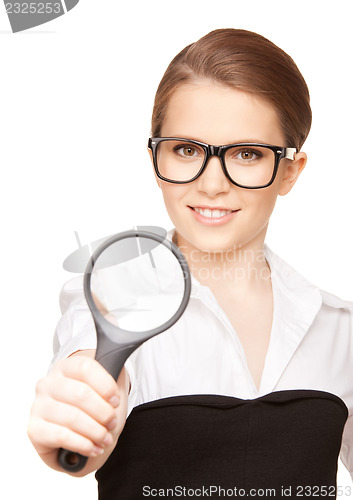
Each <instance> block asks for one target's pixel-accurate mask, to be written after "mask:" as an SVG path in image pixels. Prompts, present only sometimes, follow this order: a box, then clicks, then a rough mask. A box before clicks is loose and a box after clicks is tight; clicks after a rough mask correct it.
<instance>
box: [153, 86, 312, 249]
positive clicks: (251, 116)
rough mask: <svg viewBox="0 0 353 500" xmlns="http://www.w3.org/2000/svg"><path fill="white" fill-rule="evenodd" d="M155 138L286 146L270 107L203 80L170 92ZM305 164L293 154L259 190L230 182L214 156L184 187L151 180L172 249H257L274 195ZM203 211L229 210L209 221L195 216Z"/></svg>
mask: <svg viewBox="0 0 353 500" xmlns="http://www.w3.org/2000/svg"><path fill="white" fill-rule="evenodd" d="M161 136H162V137H182V138H188V139H195V140H199V141H201V142H205V143H208V144H212V145H214V146H218V145H222V144H232V143H237V142H258V143H265V144H272V145H276V146H288V147H289V146H291V145H290V144H286V143H285V139H284V136H283V133H282V131H281V128H280V125H279V122H278V118H277V114H276V110H275V109H274V108H273V107H272V106H271V105H270V104H268V103H267V102H266V101H264V100H262V99H260V98H258V97H256V96H253V95H251V94H248V93H245V92H242V91H238V90H235V89H231V88H228V87H223V86H219V85H215V84H212V83H209V82H198V83H196V82H195V83H192V84H185V85H183V86H181V87H179V89H178V90H176V91H175V93H174V94H173V96H172V97H171V99H170V101H169V103H168V108H167V113H166V118H165V120H164V123H163V125H162V129H161ZM305 161H306V156H305V154H304V153H298V154H296V161H290V160H281V162H280V166H279V169H278V173H277V176H276V179H275V180H274V182H273V184H271V185H270V186H268V187H266V188H262V189H253V190H252V189H244V188H240V187H238V186H235V185H234V184H232V183H231V182H230V181H229V180H228V179H227V178H226V177H225V175H224V173H223V171H222V167H221V163H220V160H219V159H218V158H217V157H211V158H210V159H209V161H208V163H207V166H206V169H205V170H204V172H203V173H202V175H201V176H200V177H199V178H198V179H196V180H195V181H193V182H190V183H188V184H172V183H169V182H166V181H162V180H160V179H159V178H157V182H158V185H159V186H160V188H161V190H162V194H163V198H164V202H165V206H166V208H167V211H168V214H169V217H170V219H171V220H172V222H173V224H174V226H175V228H176V232H177V235H178V245H179V246H180V247H184V248H185V247H187V248H188V249H189V250H192V249H198V250H201V251H206V252H226V251H229V250H233V249H234V248H240V247H241V248H243V249H244V248H251V249H253V250H256V249H259V248H262V246H263V242H264V239H265V234H266V230H267V226H268V222H269V218H270V215H271V213H272V210H273V208H274V205H275V202H276V198H277V195H278V194H280V195H284V194H286V193H287V192H288V191H289V190H290V189H291V187H292V186H293V184H294V182H295V180H296V178H297V177H298V175H299V173H300V172H301V170H302V169H303V168H304V166H305ZM205 208H208V209H209V210H212V209H218V210H221V211H222V210H224V211H227V212H228V211H232V212H231V213H230V214H227V215H224V216H223V217H222V216H221V217H216V218H214V217H212V218H210V217H207V216H206V214H207V212H206V214H205V215H201V214H200V213H199V212H198V211H199V210H200V209H205ZM195 209H196V210H195ZM197 210H198V211H197ZM216 214H217V215H219V213H216ZM208 215H210V214H209V213H208Z"/></svg>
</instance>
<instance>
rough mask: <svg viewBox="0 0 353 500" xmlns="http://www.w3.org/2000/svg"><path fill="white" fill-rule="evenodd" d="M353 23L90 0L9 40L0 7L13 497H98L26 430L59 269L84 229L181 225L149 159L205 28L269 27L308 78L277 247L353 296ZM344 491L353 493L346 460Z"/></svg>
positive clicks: (47, 349) (286, 6)
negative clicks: (303, 132) (155, 128)
mask: <svg viewBox="0 0 353 500" xmlns="http://www.w3.org/2000/svg"><path fill="white" fill-rule="evenodd" d="M352 14H353V9H352V3H351V1H350V0H346V1H343V0H336V1H335V2H332V1H330V2H329V1H324V0H321V1H320V2H316V1H311V2H310V1H302V0H296V2H283V0H281V1H277V0H267V1H263V0H259V1H251V0H247V1H244V2H240V1H236V0H217V1H216V2H215V1H214V0H212V1H210V0H202V1H201V0H193V1H191V0H187V1H185V0H178V1H177V2H168V1H165V0H155V1H154V2H146V1H127V2H120V1H117V0H104V1H94V0H81V1H80V3H79V4H78V6H77V7H75V8H74V9H73V10H72V11H71V12H69V13H68V14H67V15H65V16H62V17H61V18H58V19H56V20H54V21H52V22H50V23H48V24H45V25H42V26H39V27H37V28H33V29H32V30H29V31H27V32H23V33H17V34H12V32H11V30H10V24H9V21H8V19H7V16H6V14H5V9H4V6H3V5H1V6H0V67H1V79H0V157H1V165H0V167H1V178H0V189H1V195H0V203H1V233H2V234H1V241H2V243H1V262H2V275H0V283H1V306H2V310H1V331H2V338H3V342H2V344H1V346H2V350H1V352H2V356H1V417H0V418H1V455H0V456H1V473H2V477H3V480H2V482H1V485H0V495H1V496H2V497H3V498H6V499H16V500H17V499H20V498H21V499H23V498H27V496H28V497H31V498H32V497H33V498H36V500H48V499H51V500H56V499H62V498H66V499H67V500H70V499H73V498H85V499H86V500H90V499H95V498H96V497H97V493H96V482H95V479H94V476H93V475H90V476H88V477H86V478H83V479H76V478H71V477H69V476H66V475H65V474H60V473H57V472H54V471H52V470H51V469H49V468H47V467H46V466H45V465H44V464H43V463H42V462H41V461H40V459H39V458H38V457H37V455H36V453H35V451H34V449H33V448H32V446H31V444H30V442H29V440H28V438H27V436H26V425H27V420H28V414H29V409H30V405H31V402H32V399H33V396H34V387H35V383H36V381H37V379H38V378H39V377H41V376H43V375H44V374H45V373H46V371H47V368H48V365H49V362H50V359H51V356H52V335H53V331H54V328H55V324H56V322H57V320H58V319H59V317H60V310H59V305H58V294H59V291H60V288H61V286H62V284H63V283H64V281H66V280H67V279H69V278H70V277H72V275H71V274H70V273H68V272H66V271H64V270H63V268H62V262H63V260H64V258H65V257H66V256H67V255H68V254H69V253H71V252H73V251H74V250H75V248H76V240H75V236H74V231H78V233H79V235H80V238H81V242H82V244H85V243H87V242H89V241H93V240H95V239H98V238H100V237H103V236H105V235H109V234H112V233H114V232H117V231H120V230H125V229H129V228H131V227H132V226H133V225H149V224H154V225H160V226H163V227H165V228H167V229H169V228H170V227H171V223H170V221H169V219H168V216H167V214H166V211H165V209H164V205H163V201H162V197H161V194H160V192H159V190H158V187H157V185H156V183H155V180H154V177H153V174H152V170H151V166H150V163H149V158H148V154H147V151H146V143H147V138H148V136H149V131H150V113H151V109H152V104H153V97H154V92H155V90H156V87H157V84H158V82H159V80H160V78H161V77H162V74H163V72H164V70H165V68H166V66H167V64H168V63H169V61H170V60H171V59H172V57H174V55H175V54H176V53H177V52H179V51H180V50H181V49H182V48H183V47H184V46H185V45H187V44H189V43H191V42H193V41H195V40H197V39H198V38H199V37H201V36H202V35H204V34H206V33H207V32H208V31H211V30H212V29H215V28H220V27H235V28H245V29H249V30H253V31H257V32H259V33H260V34H262V35H264V36H266V37H268V38H270V39H271V40H272V41H273V42H275V43H276V44H277V45H279V46H280V47H281V48H283V49H284V50H285V51H287V52H288V53H289V54H290V55H291V56H292V57H293V58H294V60H295V61H296V63H297V64H298V66H299V68H300V70H301V72H302V73H303V75H304V77H305V79H306V81H307V83H308V85H309V88H310V92H311V97H312V109H313V116H314V119H313V126H312V131H311V134H310V138H309V139H308V140H307V143H306V145H305V147H304V148H303V150H305V151H306V152H307V153H308V155H309V162H308V165H307V167H306V169H305V171H304V173H303V174H302V176H301V178H300V180H299V182H298V183H297V185H296V186H295V188H294V190H293V191H292V192H291V193H290V194H289V195H288V196H286V197H283V198H280V199H279V202H278V206H277V207H276V210H275V213H274V215H273V217H272V221H271V227H270V229H269V233H268V238H267V243H268V244H269V246H270V247H271V248H272V249H273V250H274V251H275V252H276V253H278V254H279V255H281V256H282V257H283V258H284V259H285V260H287V261H288V262H289V263H290V264H291V265H292V266H293V267H294V268H296V269H297V270H298V271H299V272H301V273H302V274H303V275H304V276H306V277H307V278H308V279H310V280H311V281H313V282H314V283H316V284H317V285H319V286H320V287H321V288H324V289H326V290H328V291H330V292H332V293H334V294H336V295H339V296H340V297H342V298H344V299H349V300H353V287H352V285H351V283H352V281H353V269H352V264H351V257H352V236H351V232H352V229H351V228H352V212H353V197H352V194H351V193H352V183H353V160H352V158H353V155H352V116H353V98H352V88H353V81H352V80H353V73H352V69H351V68H352V64H351V62H352V49H353V34H352V27H351V19H352ZM339 484H341V485H343V484H350V479H349V477H348V474H347V471H345V470H342V469H341V466H340V472H339ZM5 490H6V491H7V493H6V494H5ZM5 495H6V496H5Z"/></svg>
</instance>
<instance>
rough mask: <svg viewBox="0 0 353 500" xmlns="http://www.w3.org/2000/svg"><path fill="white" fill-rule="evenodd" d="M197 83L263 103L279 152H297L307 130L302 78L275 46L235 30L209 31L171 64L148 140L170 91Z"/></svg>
mask: <svg viewBox="0 0 353 500" xmlns="http://www.w3.org/2000/svg"><path fill="white" fill-rule="evenodd" d="M200 78H206V79H209V80H211V81H213V82H216V83H219V84H222V85H226V86H228V87H232V88H236V89H239V90H242V91H244V92H249V93H252V94H256V95H257V96H259V97H262V98H264V99H266V100H267V101H268V102H270V103H271V104H272V105H273V106H274V107H275V109H276V110H277V113H278V117H279V120H280V125H281V127H282V131H283V133H284V136H285V138H286V141H287V144H285V146H287V147H296V148H298V149H300V148H301V147H302V145H303V143H304V141H305V139H306V137H307V135H308V133H309V130H310V126H311V108H310V96H309V90H308V87H307V85H306V83H305V80H304V78H303V76H302V74H301V73H300V71H299V69H298V67H297V66H296V64H295V62H294V61H293V59H292V58H291V57H290V56H289V55H288V54H286V53H285V52H284V51H283V50H282V49H280V48H279V47H277V45H275V44H274V43H272V42H271V41H270V40H268V39H267V38H264V37H263V36H261V35H259V34H257V33H253V32H251V31H246V30H240V29H217V30H215V31H211V32H210V33H208V34H207V35H205V36H204V37H202V38H200V40H198V41H197V42H195V43H193V44H191V45H188V46H187V47H185V48H184V49H183V50H182V51H181V52H180V53H179V54H178V55H177V56H176V57H175V58H174V59H173V60H172V62H171V63H170V64H169V66H168V68H167V70H166V72H165V73H164V75H163V78H162V80H161V82H160V84H159V86H158V89H157V92H156V97H155V101H154V108H153V114H152V137H158V136H159V135H160V131H161V127H162V124H163V120H164V118H165V115H166V111H167V106H168V102H169V99H170V98H171V96H172V95H173V93H174V92H175V91H176V89H177V88H178V87H180V86H181V85H182V84H184V83H188V82H192V81H196V80H198V79H200Z"/></svg>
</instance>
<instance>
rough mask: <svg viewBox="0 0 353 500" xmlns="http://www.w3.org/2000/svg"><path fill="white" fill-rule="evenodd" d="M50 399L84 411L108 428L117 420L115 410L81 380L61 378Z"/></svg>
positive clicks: (53, 386) (52, 388)
mask: <svg viewBox="0 0 353 500" xmlns="http://www.w3.org/2000/svg"><path fill="white" fill-rule="evenodd" d="M50 397H51V398H52V399H54V400H55V401H57V402H61V403H66V404H67V405H70V406H72V407H75V408H77V409H80V410H82V411H83V412H84V413H87V414H88V415H89V416H90V417H92V418H93V419H94V420H96V421H97V422H99V423H100V424H102V425H104V426H105V427H106V428H108V427H109V425H110V424H111V422H112V421H113V420H114V419H115V408H113V406H112V405H111V404H109V403H108V402H107V401H105V399H103V398H102V397H101V396H100V395H99V394H97V392H96V391H95V390H94V389H93V388H92V387H90V386H89V385H87V384H86V383H84V382H81V381H79V380H75V379H71V378H66V377H60V378H59V379H58V383H57V384H53V385H52V387H51V390H50ZM43 399H46V398H43ZM46 404H47V402H46Z"/></svg>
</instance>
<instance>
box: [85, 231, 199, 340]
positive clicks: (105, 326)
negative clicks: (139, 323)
mask: <svg viewBox="0 0 353 500" xmlns="http://www.w3.org/2000/svg"><path fill="white" fill-rule="evenodd" d="M139 237H140V238H149V239H152V240H154V241H157V242H158V243H161V244H162V245H164V246H165V247H166V248H168V250H170V251H171V252H172V253H173V254H174V256H175V257H176V258H177V260H178V262H179V265H180V267H181V269H182V272H183V277H184V285H185V287H184V294H183V298H182V300H181V303H180V305H179V307H178V309H177V310H176V312H175V313H174V314H173V316H172V317H171V318H169V319H168V321H166V322H164V323H162V324H161V325H159V326H157V327H156V328H152V329H150V330H143V331H138V332H134V331H133V330H124V329H123V328H120V327H119V326H116V325H113V324H112V323H110V322H109V321H108V320H106V319H105V318H104V316H103V315H102V314H101V313H100V312H99V310H98V308H97V306H96V304H95V302H94V299H93V296H92V292H91V276H92V271H93V269H94V266H95V264H96V262H97V260H98V258H99V257H100V255H101V254H102V253H103V252H104V251H105V250H106V249H107V248H108V247H110V246H111V245H113V244H114V243H117V242H118V241H121V240H123V239H127V238H139ZM83 288H84V293H85V297H86V301H87V304H88V307H89V308H90V310H91V313H92V315H93V318H94V320H95V322H97V323H98V325H99V326H100V327H101V329H102V330H103V331H108V332H109V333H110V334H109V335H108V337H109V339H110V340H111V341H112V342H114V338H112V337H113V335H112V334H113V332H115V333H116V332H119V333H121V334H125V335H126V336H127V337H130V338H129V340H127V342H126V344H131V342H134V339H133V338H131V333H135V334H136V335H137V336H138V337H139V339H140V340H142V341H143V338H144V337H148V338H151V337H153V336H155V335H158V334H159V333H162V332H164V331H165V330H167V329H168V328H170V327H171V326H172V325H174V323H176V322H177V321H178V319H179V318H180V316H181V315H182V314H183V312H184V310H185V308H186V306H187V304H188V302H189V298H190V293H191V275H190V270H189V266H188V264H187V262H186V259H185V257H184V255H183V254H182V252H181V251H180V250H179V248H178V247H177V246H176V245H175V243H173V242H172V241H170V240H167V239H166V238H165V237H162V236H160V235H159V234H155V233H152V232H150V231H143V230H139V229H133V230H129V231H123V232H121V233H117V234H115V235H114V236H112V237H111V238H109V239H108V240H106V241H105V242H104V243H102V245H100V246H99V247H98V248H97V249H96V250H95V251H94V253H93V254H92V255H91V257H90V259H89V261H88V263H87V266H86V270H85V274H84V277H83ZM97 334H98V331H97ZM115 343H116V344H125V342H121V340H119V342H115Z"/></svg>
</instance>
